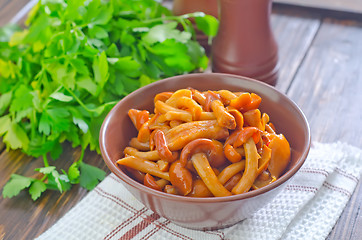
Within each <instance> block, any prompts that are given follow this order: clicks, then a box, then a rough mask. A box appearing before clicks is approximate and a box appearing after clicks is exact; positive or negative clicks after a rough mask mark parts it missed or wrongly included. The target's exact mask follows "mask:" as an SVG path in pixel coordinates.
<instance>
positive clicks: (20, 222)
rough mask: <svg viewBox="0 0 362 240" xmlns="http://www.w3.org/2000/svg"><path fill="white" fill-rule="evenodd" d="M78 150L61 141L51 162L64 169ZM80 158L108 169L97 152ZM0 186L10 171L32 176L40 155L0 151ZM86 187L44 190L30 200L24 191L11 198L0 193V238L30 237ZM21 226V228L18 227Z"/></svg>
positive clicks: (64, 211) (76, 197)
mask: <svg viewBox="0 0 362 240" xmlns="http://www.w3.org/2000/svg"><path fill="white" fill-rule="evenodd" d="M79 154H80V151H78V149H76V150H72V148H71V146H70V144H65V145H64V153H63V154H62V156H61V158H60V159H58V160H56V161H55V162H54V165H55V166H57V168H58V169H68V167H69V165H70V164H72V162H73V161H74V160H76V159H78V158H79V156H80V155H79ZM84 161H85V162H86V163H89V164H91V165H94V166H98V167H100V168H101V169H103V170H105V171H106V172H107V174H108V173H109V170H108V169H107V167H106V165H105V164H104V162H103V160H102V158H101V156H99V155H97V154H95V153H94V152H89V151H86V153H85V156H84ZM0 163H1V165H2V167H1V168H0V176H1V178H0V186H1V189H2V188H3V186H4V184H5V183H6V182H7V181H8V179H9V178H10V175H11V173H17V174H20V175H25V176H34V174H35V172H34V171H33V169H34V168H37V167H41V166H42V160H41V158H38V159H33V158H31V157H27V156H25V155H24V154H22V153H21V152H20V151H10V152H6V151H3V152H2V153H1V155H0ZM87 192H88V191H87V190H85V189H83V188H80V187H79V186H74V187H73V188H72V189H71V190H70V191H67V192H64V193H63V194H60V193H59V192H55V191H47V192H46V193H45V194H43V195H42V197H40V198H39V199H38V200H37V201H35V202H33V201H32V200H31V198H30V196H29V194H28V193H26V192H24V191H23V192H21V193H20V194H19V195H18V196H16V197H14V198H11V199H8V198H6V199H3V197H2V195H1V196H0V213H1V214H0V236H1V231H3V232H4V233H5V234H4V238H1V237H0V239H33V238H35V237H36V236H38V235H40V234H41V233H42V232H44V231H45V230H46V229H48V228H49V227H50V226H52V225H53V224H54V223H55V222H56V221H57V220H58V219H59V218H60V217H62V216H63V215H64V214H65V213H67V212H68V211H69V210H70V209H71V208H72V207H73V206H74V205H75V204H77V203H78V202H79V201H80V200H81V199H82V198H83V197H84V196H85V195H86V194H87ZM20 229H23V230H22V231H19V230H20Z"/></svg>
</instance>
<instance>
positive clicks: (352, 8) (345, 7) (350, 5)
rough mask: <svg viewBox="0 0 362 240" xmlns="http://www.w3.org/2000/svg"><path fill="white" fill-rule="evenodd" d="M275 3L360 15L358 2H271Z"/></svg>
mask: <svg viewBox="0 0 362 240" xmlns="http://www.w3.org/2000/svg"><path fill="white" fill-rule="evenodd" d="M273 1H274V2H276V3H281V4H290V5H298V6H302V7H309V8H319V9H329V10H334V11H344V12H348V13H362V4H361V1H360V0H333V1H331V0H313V1H312V0H309V1H308V0H273Z"/></svg>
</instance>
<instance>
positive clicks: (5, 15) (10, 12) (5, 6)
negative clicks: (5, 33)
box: [0, 0, 29, 27]
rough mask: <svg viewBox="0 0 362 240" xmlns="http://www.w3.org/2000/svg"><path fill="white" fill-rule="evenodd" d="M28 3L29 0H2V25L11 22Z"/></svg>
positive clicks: (0, 7)
mask: <svg viewBox="0 0 362 240" xmlns="http://www.w3.org/2000/svg"><path fill="white" fill-rule="evenodd" d="M27 3H29V0H0V27H2V26H4V25H5V24H7V23H9V22H10V20H12V19H13V17H14V16H15V15H16V14H17V13H18V12H19V11H20V10H21V9H22V8H23V7H24V6H25V5H26V4H27Z"/></svg>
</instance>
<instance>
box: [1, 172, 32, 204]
mask: <svg viewBox="0 0 362 240" xmlns="http://www.w3.org/2000/svg"><path fill="white" fill-rule="evenodd" d="M31 183H32V179H31V178H27V177H23V176H20V175H17V174H12V175H11V178H10V180H9V182H7V183H6V184H5V186H4V188H3V197H4V198H6V197H8V198H12V197H14V196H16V195H18V194H19V192H20V191H21V190H23V189H25V188H27V187H29V186H30V184H31Z"/></svg>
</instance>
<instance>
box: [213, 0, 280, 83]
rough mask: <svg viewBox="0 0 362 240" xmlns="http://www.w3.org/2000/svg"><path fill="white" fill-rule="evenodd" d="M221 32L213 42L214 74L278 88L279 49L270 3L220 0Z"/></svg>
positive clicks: (252, 0)
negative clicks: (237, 77)
mask: <svg viewBox="0 0 362 240" xmlns="http://www.w3.org/2000/svg"><path fill="white" fill-rule="evenodd" d="M218 4H219V6H218V7H219V20H220V25H219V31H218V34H217V36H216V37H215V39H214V40H213V42H212V47H211V54H212V71H213V72H221V73H230V74H236V75H242V76H246V77H250V78H253V79H257V80H260V81H263V82H265V83H267V84H270V85H272V86H275V84H276V82H277V78H278V46H277V44H276V41H275V38H274V35H273V33H272V31H271V26H270V15H271V8H272V1H271V0H219V2H218Z"/></svg>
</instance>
